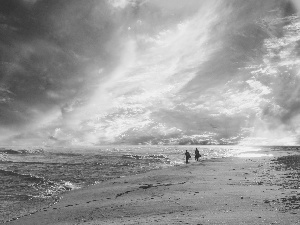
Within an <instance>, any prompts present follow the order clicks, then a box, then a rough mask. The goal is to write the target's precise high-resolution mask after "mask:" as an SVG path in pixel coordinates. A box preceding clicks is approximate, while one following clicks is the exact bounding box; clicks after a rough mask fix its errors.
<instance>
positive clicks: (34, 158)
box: [0, 146, 298, 222]
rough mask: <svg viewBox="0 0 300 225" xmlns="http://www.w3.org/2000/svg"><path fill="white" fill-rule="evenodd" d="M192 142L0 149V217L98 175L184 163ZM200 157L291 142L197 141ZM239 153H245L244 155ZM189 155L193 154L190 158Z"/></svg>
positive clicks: (94, 180)
mask: <svg viewBox="0 0 300 225" xmlns="http://www.w3.org/2000/svg"><path fill="white" fill-rule="evenodd" d="M195 147H196V146H102V147H97V148H61V149H50V148H49V149H44V150H42V149H38V150H32V149H17V148H12V149H8V148H5V149H4V148H2V149H0V183H1V184H2V185H1V186H0V201H1V206H0V215H1V216H0V221H2V222H3V221H7V220H10V219H11V218H13V217H17V216H21V215H24V214H28V213H30V212H34V211H35V210H37V209H38V208H41V207H43V206H46V205H49V204H53V203H54V202H55V201H58V200H59V197H60V195H61V194H62V193H63V192H65V191H68V190H72V189H76V188H83V187H85V186H88V185H92V184H95V183H98V182H101V181H104V180H108V179H113V178H117V177H121V176H128V175H131V174H137V173H143V172H146V171H149V170H153V169H159V168H164V167H170V166H176V165H180V164H183V163H184V151H185V150H186V149H187V150H189V151H190V152H191V153H192V156H193V153H194V149H195ZM198 149H199V151H200V154H201V155H202V157H201V160H207V159H211V158H222V157H230V156H243V154H245V152H251V154H252V155H253V154H254V155H255V154H257V155H260V156H265V154H266V153H268V154H269V153H270V150H272V151H298V148H297V147H245V146H202V147H198ZM244 157H245V155H244ZM193 161H194V160H193Z"/></svg>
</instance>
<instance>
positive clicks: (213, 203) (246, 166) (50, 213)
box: [5, 152, 300, 225]
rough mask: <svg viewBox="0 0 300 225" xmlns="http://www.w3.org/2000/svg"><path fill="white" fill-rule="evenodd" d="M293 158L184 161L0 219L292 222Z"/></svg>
mask: <svg viewBox="0 0 300 225" xmlns="http://www.w3.org/2000/svg"><path fill="white" fill-rule="evenodd" d="M272 154H273V153H272ZM283 155H285V156H284V157H281V156H283ZM278 157H281V158H278ZM298 161H299V157H298V155H294V154H293V153H282V152H275V155H273V156H264V157H250V158H246V157H245V158H242V157H240V158H239V157H234V158H222V159H211V160H207V161H201V162H193V161H192V162H191V163H189V164H187V165H181V166H176V167H172V168H167V169H163V170H155V171H151V172H148V173H144V174H138V175H133V176H129V177H123V178H118V179H114V180H109V181H106V182H103V183H100V184H97V185H93V186H90V187H88V188H85V189H79V190H75V191H70V192H68V193H66V194H64V195H63V197H62V199H61V200H60V201H59V202H57V203H56V204H54V205H52V206H49V207H47V208H43V209H40V210H39V211H37V212H36V213H33V214H31V215H26V216H24V217H21V218H11V219H12V220H11V221H10V222H7V223H5V224H7V225H35V224H36V225H43V224H55V225H63V224H64V225H67V224H82V225H88V224H89V225H96V224H99V225H100V224H101V225H102V224H195V225H196V224H231V225H234V224H239V225H240V224H289V225H290V224H300V216H299V214H300V210H299V208H300V189H299V188H300V186H299V179H298V178H299V170H298V169H299V167H298V164H299V163H298V164H297V162H298ZM289 163H290V164H291V165H289Z"/></svg>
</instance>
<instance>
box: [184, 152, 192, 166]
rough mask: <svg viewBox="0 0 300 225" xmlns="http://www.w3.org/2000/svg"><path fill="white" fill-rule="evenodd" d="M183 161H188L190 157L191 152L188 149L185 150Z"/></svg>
mask: <svg viewBox="0 0 300 225" xmlns="http://www.w3.org/2000/svg"><path fill="white" fill-rule="evenodd" d="M184 154H185V163H186V164H187V163H189V159H190V158H192V157H191V154H190V153H189V152H188V150H185V153H184Z"/></svg>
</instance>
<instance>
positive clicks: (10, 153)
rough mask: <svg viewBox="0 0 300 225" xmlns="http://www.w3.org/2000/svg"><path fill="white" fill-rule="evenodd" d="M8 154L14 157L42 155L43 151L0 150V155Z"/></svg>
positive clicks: (39, 149) (40, 149)
mask: <svg viewBox="0 0 300 225" xmlns="http://www.w3.org/2000/svg"><path fill="white" fill-rule="evenodd" d="M1 153H2V154H8V155H16V154H41V153H44V150H43V149H42V148H38V149H19V150H13V149H5V148H2V149H0V154H1Z"/></svg>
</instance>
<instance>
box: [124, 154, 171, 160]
mask: <svg viewBox="0 0 300 225" xmlns="http://www.w3.org/2000/svg"><path fill="white" fill-rule="evenodd" d="M122 158H128V159H157V160H167V159H169V158H168V157H167V156H165V155H162V154H158V155H134V154H125V155H122Z"/></svg>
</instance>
